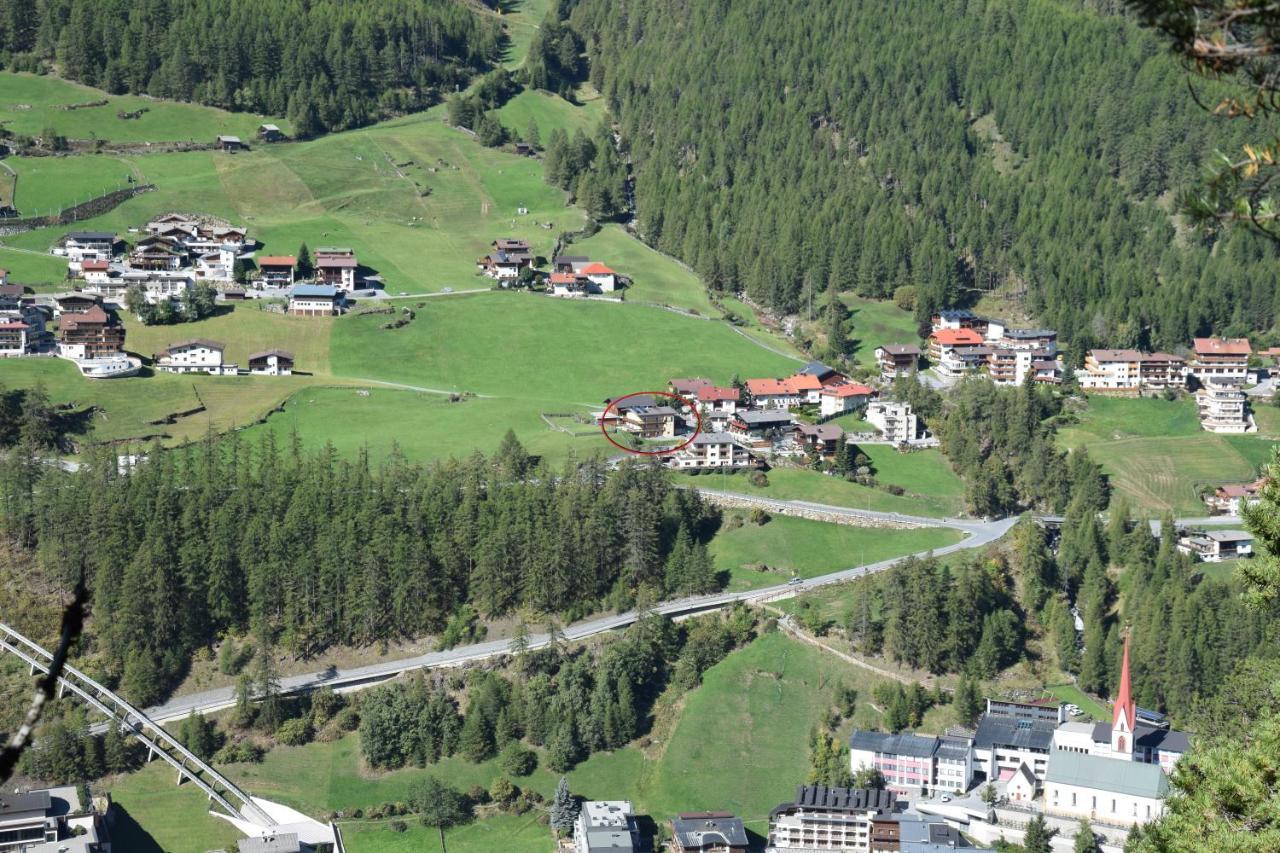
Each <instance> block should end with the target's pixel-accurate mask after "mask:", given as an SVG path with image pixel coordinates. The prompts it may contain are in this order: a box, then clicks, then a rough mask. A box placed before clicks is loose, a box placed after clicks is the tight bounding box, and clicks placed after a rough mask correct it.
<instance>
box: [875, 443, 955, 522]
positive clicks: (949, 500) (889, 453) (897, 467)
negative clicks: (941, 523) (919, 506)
mask: <svg viewBox="0 0 1280 853" xmlns="http://www.w3.org/2000/svg"><path fill="white" fill-rule="evenodd" d="M859 449H860V450H861V451H862V452H863V453H865V454H867V456H868V457H869V458H870V459H871V467H872V469H873V470H874V471H875V477H876V479H877V480H878V481H879V482H880V483H881V485H893V486H901V487H902V488H904V489H906V490H907V494H909V495H918V496H921V497H928V498H930V499H931V500H933V501H936V502H937V503H938V504H939V505H948V506H949V507H950V508H951V509H950V512H953V513H958V512H960V511H961V510H962V509H963V508H964V481H963V480H961V479H960V477H959V476H958V475H957V474H956V473H955V471H953V470H952V469H951V463H950V462H948V461H947V459H946V457H945V456H943V455H942V451H940V450H934V449H930V450H917V451H913V452H911V453H899V452H898V451H897V450H895V449H894V448H892V447H890V446H889V445H887V444H866V445H860V446H859Z"/></svg>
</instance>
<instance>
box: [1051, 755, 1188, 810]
mask: <svg viewBox="0 0 1280 853" xmlns="http://www.w3.org/2000/svg"><path fill="white" fill-rule="evenodd" d="M1046 781H1049V782H1057V783H1058V784H1061V785H1077V786H1079V787H1081V788H1096V789H1097V790H1099V791H1111V792H1114V793H1117V794H1128V795H1129V796H1133V797H1151V798H1153V799H1155V798H1159V797H1163V796H1165V795H1167V794H1168V793H1169V777H1167V776H1165V773H1164V770H1163V769H1162V768H1161V767H1160V765H1159V764H1143V763H1142V762H1140V761H1125V760H1124V759H1121V758H1108V757H1107V756H1104V755H1086V754H1084V753H1082V752H1066V751H1064V750H1061V749H1057V748H1056V747H1055V748H1054V750H1053V751H1052V752H1051V753H1049V773H1048V776H1047V777H1046Z"/></svg>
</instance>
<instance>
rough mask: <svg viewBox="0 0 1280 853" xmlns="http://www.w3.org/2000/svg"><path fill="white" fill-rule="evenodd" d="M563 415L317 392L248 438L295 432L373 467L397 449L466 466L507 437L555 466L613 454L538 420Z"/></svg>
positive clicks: (405, 395)
mask: <svg viewBox="0 0 1280 853" xmlns="http://www.w3.org/2000/svg"><path fill="white" fill-rule="evenodd" d="M564 408H565V406H564V405H563V404H562V403H546V404H543V405H540V404H538V403H537V401H529V400H508V399H485V398H478V397H469V398H465V399H463V400H461V401H458V402H450V400H449V397H448V396H445V395H440V394H428V393H420V392H414V391H407V390H403V389H393V388H379V387H376V386H375V387H372V388H360V389H357V388H355V387H351V388H319V387H316V388H308V389H307V390H305V391H302V392H301V393H298V394H296V395H295V396H293V397H291V398H290V399H289V400H288V401H287V402H286V403H285V404H284V409H283V410H282V411H280V412H277V413H275V414H272V415H271V416H270V417H269V418H268V419H267V423H266V425H265V426H263V427H255V429H254V430H252V431H251V433H252V432H256V431H259V430H261V429H271V430H273V431H274V432H275V433H276V434H277V435H279V436H281V437H284V436H287V435H289V434H291V433H293V432H297V434H298V435H299V436H300V437H301V438H302V440H303V442H304V443H305V444H307V445H309V446H318V445H322V444H325V443H330V444H332V445H333V447H334V449H335V450H337V452H338V453H339V454H341V455H343V456H354V455H355V454H357V453H358V452H360V451H361V450H367V451H368V453H369V455H370V457H371V458H374V459H377V458H379V457H382V456H385V455H386V454H387V453H389V452H390V451H391V449H392V448H393V447H397V448H399V450H400V452H401V453H403V454H404V455H405V457H406V458H408V459H411V460H414V461H422V462H426V461H430V460H435V459H444V458H449V457H455V458H464V457H466V456H468V455H470V454H471V453H472V452H473V451H476V450H479V451H481V452H482V453H492V452H493V451H495V450H497V448H498V445H499V444H500V443H501V442H502V439H503V436H505V435H506V433H507V430H508V429H512V430H514V431H515V433H516V437H517V438H519V439H520V441H521V443H522V444H523V445H524V446H525V449H526V450H528V451H529V452H530V453H532V454H534V455H538V456H542V457H543V458H544V459H546V460H548V461H549V462H551V463H555V464H558V463H559V462H562V461H563V460H564V459H565V458H566V457H567V456H568V454H569V453H570V452H572V453H575V454H576V455H577V456H578V457H579V458H585V457H587V456H590V455H592V454H595V453H601V454H604V455H611V454H612V453H616V452H617V451H616V450H615V449H614V448H613V447H611V446H610V445H609V444H607V443H606V442H605V440H604V438H603V437H602V436H601V435H600V432H599V430H596V429H593V428H592V427H591V426H590V425H581V424H579V425H575V426H573V427H571V429H573V430H574V432H582V433H586V434H584V435H576V436H573V435H567V434H565V433H563V432H556V431H553V430H551V429H550V428H549V427H548V426H547V424H546V423H545V422H544V421H543V420H542V418H541V416H540V413H541V412H542V411H544V410H545V411H548V412H560V411H561V410H563V409H564ZM582 411H584V412H585V411H586V410H585V409H583V410H582ZM353 425H355V428H353Z"/></svg>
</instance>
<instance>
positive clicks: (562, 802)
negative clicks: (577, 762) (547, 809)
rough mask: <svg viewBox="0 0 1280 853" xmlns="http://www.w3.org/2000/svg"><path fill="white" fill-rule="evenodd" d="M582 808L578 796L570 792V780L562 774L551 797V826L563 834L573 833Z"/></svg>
mask: <svg viewBox="0 0 1280 853" xmlns="http://www.w3.org/2000/svg"><path fill="white" fill-rule="evenodd" d="M580 808H581V806H579V804H578V799H577V797H575V796H574V795H573V794H572V793H570V792H569V780H568V779H567V778H566V777H564V776H561V777H560V781H559V782H558V783H556V792H555V795H554V796H553V797H552V799H551V828H552V829H554V830H555V831H556V832H558V833H560V834H561V835H569V834H570V833H572V832H573V826H574V824H575V823H577V821H578V812H579V810H580Z"/></svg>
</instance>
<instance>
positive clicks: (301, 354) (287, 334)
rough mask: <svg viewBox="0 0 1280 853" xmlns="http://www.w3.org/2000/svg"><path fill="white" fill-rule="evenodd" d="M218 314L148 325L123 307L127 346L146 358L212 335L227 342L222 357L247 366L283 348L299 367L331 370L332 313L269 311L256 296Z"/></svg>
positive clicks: (317, 373)
mask: <svg viewBox="0 0 1280 853" xmlns="http://www.w3.org/2000/svg"><path fill="white" fill-rule="evenodd" d="M218 310H219V313H218V314H217V315H215V316H213V317H209V318H206V319H204V320H200V321H198V322H195V323H175V324H173V325H171V326H144V325H143V324H142V323H140V322H138V321H137V320H136V319H134V318H133V316H132V315H129V314H128V312H121V314H122V316H121V319H122V320H124V323H125V327H126V330H127V333H126V336H125V347H126V348H127V349H128V350H129V351H130V352H135V353H138V354H139V355H141V356H144V357H146V358H150V357H152V356H153V355H154V354H155V353H157V352H159V351H160V350H162V349H164V348H166V347H168V346H169V345H170V344H173V343H177V342H178V341H183V340H189V339H191V338H209V339H211V340H214V341H218V342H220V343H223V344H225V345H226V347H227V349H226V352H224V353H223V359H224V360H225V361H227V362H229V363H231V364H238V365H240V366H241V367H247V366H248V363H249V356H250V354H252V353H255V352H259V351H261V350H266V349H283V350H288V351H289V352H291V353H293V355H294V358H295V362H294V368H295V369H296V370H299V371H302V372H305V373H310V374H313V375H315V376H321V377H324V376H328V375H329V336H330V334H331V333H332V330H333V326H334V323H335V322H338V321H337V320H336V319H335V318H332V317H293V316H290V315H287V314H283V313H279V312H276V311H266V310H264V309H263V307H262V304H261V303H259V302H257V301H256V300H250V301H245V302H243V303H240V304H236V305H227V306H219V309H218Z"/></svg>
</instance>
